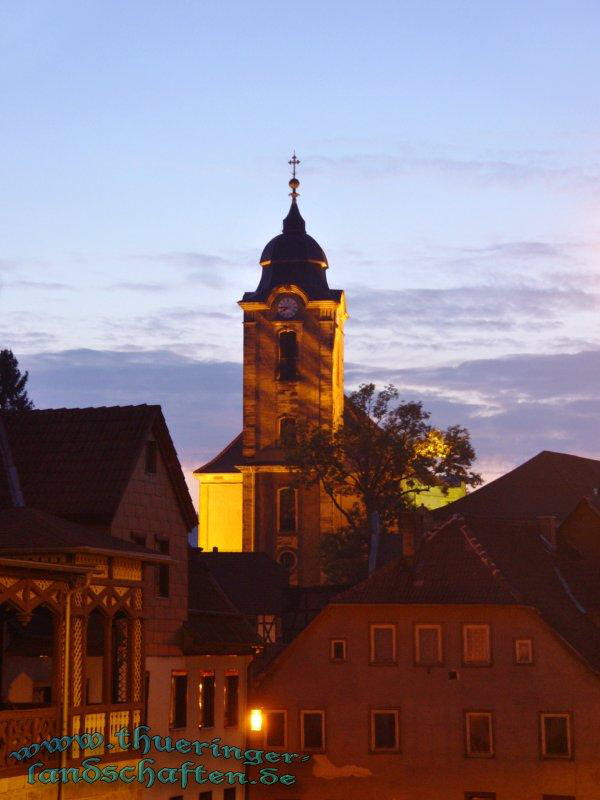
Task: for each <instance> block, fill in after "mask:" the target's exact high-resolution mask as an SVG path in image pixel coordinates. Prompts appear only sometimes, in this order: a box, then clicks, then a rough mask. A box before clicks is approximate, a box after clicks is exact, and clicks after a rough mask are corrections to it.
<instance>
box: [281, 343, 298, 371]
mask: <svg viewBox="0 0 600 800" xmlns="http://www.w3.org/2000/svg"><path fill="white" fill-rule="evenodd" d="M297 377H298V342H297V340H296V333H295V332H294V331H282V332H281V333H280V334H279V380H282V381H295V380H296V379H297Z"/></svg>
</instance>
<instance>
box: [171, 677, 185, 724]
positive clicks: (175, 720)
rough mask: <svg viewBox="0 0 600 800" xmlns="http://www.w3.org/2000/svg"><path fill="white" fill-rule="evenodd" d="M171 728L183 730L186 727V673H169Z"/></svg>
mask: <svg viewBox="0 0 600 800" xmlns="http://www.w3.org/2000/svg"><path fill="white" fill-rule="evenodd" d="M169 725H170V727H171V728H185V726H186V725H187V673H185V672H172V673H171V713H170V715H169Z"/></svg>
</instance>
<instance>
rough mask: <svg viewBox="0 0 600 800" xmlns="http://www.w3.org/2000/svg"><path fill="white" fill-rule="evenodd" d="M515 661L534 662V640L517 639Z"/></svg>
mask: <svg viewBox="0 0 600 800" xmlns="http://www.w3.org/2000/svg"><path fill="white" fill-rule="evenodd" d="M515 662H516V663H517V664H533V640H532V639H515Z"/></svg>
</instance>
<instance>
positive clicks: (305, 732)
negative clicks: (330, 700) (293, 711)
mask: <svg viewBox="0 0 600 800" xmlns="http://www.w3.org/2000/svg"><path fill="white" fill-rule="evenodd" d="M300 741H301V742H302V749H303V750H323V749H324V747H325V712H324V711H301V712H300Z"/></svg>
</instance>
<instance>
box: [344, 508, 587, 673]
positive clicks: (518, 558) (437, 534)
mask: <svg viewBox="0 0 600 800" xmlns="http://www.w3.org/2000/svg"><path fill="white" fill-rule="evenodd" d="M536 530H537V522H536V521H535V520H534V521H532V522H527V521H517V520H515V521H509V520H505V519H504V520H503V519H497V518H490V517H474V516H470V517H462V516H458V515H457V516H455V517H452V518H451V519H449V520H447V521H446V522H444V523H442V524H441V525H439V526H438V527H437V528H435V529H434V530H433V531H431V532H430V533H429V534H428V535H427V536H426V537H425V539H424V540H423V543H422V545H421V548H420V550H419V553H418V555H417V557H416V558H415V563H414V565H408V564H407V563H406V562H405V561H404V560H403V559H397V560H396V561H394V562H392V563H390V564H388V565H387V566H385V567H383V568H382V569H381V570H378V571H377V572H375V573H373V575H371V576H370V577H369V578H367V580H365V581H363V582H362V583H360V584H358V586H355V587H354V588H352V589H350V590H349V591H347V592H344V593H343V594H341V595H339V596H338V597H337V598H334V600H333V601H332V602H333V603H334V604H349V603H361V604H362V603H377V604H379V603H389V604H395V603H432V604H438V603H443V604H451V605H455V604H467V603H468V604H480V603H481V604H486V605H487V604H508V605H521V606H528V607H531V608H534V609H535V610H536V611H537V612H538V613H539V614H540V616H541V617H542V618H543V619H544V621H545V622H546V623H547V624H548V625H549V626H550V627H551V628H552V629H553V630H554V631H555V632H556V633H557V634H558V635H559V636H560V637H561V638H562V639H563V640H564V641H565V642H567V644H569V645H570V646H571V647H572V648H573V649H574V650H575V651H577V652H578V653H579V655H580V656H581V657H582V658H583V659H585V660H586V661H587V662H588V663H589V664H590V665H591V666H592V667H593V668H594V669H596V670H600V629H598V627H597V626H596V625H595V624H594V623H593V621H592V619H591V615H590V613H589V612H590V611H592V610H593V609H592V608H586V607H585V606H584V605H583V603H582V599H583V597H582V596H581V595H580V597H579V598H578V597H577V596H576V592H578V591H579V588H580V587H578V586H577V585H574V586H571V585H570V584H569V580H568V571H567V570H566V569H563V568H562V565H561V562H560V560H559V559H558V558H557V557H556V556H555V554H554V553H552V552H551V551H550V550H549V549H548V547H547V545H546V544H545V543H544V541H543V540H542V538H541V537H540V536H539V535H536V534H535V533H534V532H535V531H536ZM586 591H587V593H588V599H590V598H591V597H595V598H596V602H597V601H598V600H600V584H598V583H597V584H596V587H595V592H594V590H593V589H592V586H591V585H590V584H587V585H586ZM592 593H593V594H592Z"/></svg>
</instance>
